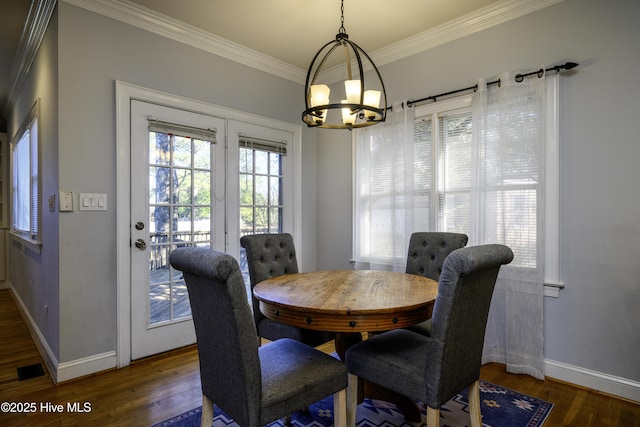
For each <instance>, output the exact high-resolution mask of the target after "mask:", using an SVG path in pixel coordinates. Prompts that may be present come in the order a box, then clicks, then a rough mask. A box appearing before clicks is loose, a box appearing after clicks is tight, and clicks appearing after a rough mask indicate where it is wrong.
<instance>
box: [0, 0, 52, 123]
mask: <svg viewBox="0 0 640 427" xmlns="http://www.w3.org/2000/svg"><path fill="white" fill-rule="evenodd" d="M55 6H56V0H33V2H32V3H31V7H30V8H29V13H28V14H27V19H26V20H25V23H24V26H23V27H22V34H21V35H20V40H19V41H18V47H17V48H16V56H15V58H14V61H13V63H12V66H11V71H10V73H9V80H8V82H9V85H8V88H9V90H8V92H7V98H6V100H5V103H4V105H3V106H2V115H3V116H5V117H6V116H7V115H8V112H9V111H10V110H11V108H12V107H13V105H14V104H15V100H16V97H17V94H18V92H19V91H20V89H21V88H22V85H23V84H24V81H25V79H26V77H27V74H28V73H29V70H30V69H31V65H32V64H33V60H34V59H35V57H36V54H37V53H38V50H39V49H40V44H41V43H42V39H43V38H44V34H45V32H46V31H47V26H48V25H49V21H50V20H51V16H52V15H53V11H54V10H55Z"/></svg>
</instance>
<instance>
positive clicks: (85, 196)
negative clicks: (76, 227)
mask: <svg viewBox="0 0 640 427" xmlns="http://www.w3.org/2000/svg"><path fill="white" fill-rule="evenodd" d="M78 210H81V211H106V210H107V195H106V194H104V193H101V194H96V193H80V197H79V202H78Z"/></svg>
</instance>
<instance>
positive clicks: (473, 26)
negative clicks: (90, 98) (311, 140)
mask: <svg viewBox="0 0 640 427" xmlns="http://www.w3.org/2000/svg"><path fill="white" fill-rule="evenodd" d="M62 1H64V2H65V3H69V4H72V5H74V6H77V7H81V8H83V9H86V10H89V11H92V12H95V13H98V14H100V15H104V16H107V17H109V18H112V19H115V20H118V21H121V22H124V23H127V24H129V25H132V26H135V27H138V28H141V29H143V30H146V31H149V32H152V33H155V34H158V35H161V36H164V37H167V38H169V39H172V40H176V41H178V42H180V43H184V44H186V45H189V46H192V47H195V48H197V49H201V50H204V51H206V52H209V53H212V54H214V55H218V56H221V57H224V58H226V59H229V60H232V61H235V62H239V63H241V64H244V65H247V66H249V67H253V68H256V69H258V70H261V71H264V72H267V73H270V74H273V75H276V76H278V77H281V78H284V79H287V80H290V81H293V82H295V83H298V84H304V82H305V79H306V70H303V69H300V68H299V67H295V66H292V65H290V64H287V63H285V62H284V61H281V60H278V59H276V58H273V57H271V56H268V55H265V54H263V53H260V52H258V51H255V50H253V49H249V48H247V47H245V46H242V45H240V44H237V43H234V42H232V41H230V40H227V39H224V38H222V37H219V36H216V35H214V34H210V33H207V32H204V31H202V30H200V29H198V28H195V27H193V26H190V25H187V24H185V23H183V22H180V21H177V20H174V19H171V18H168V17H166V16H164V15H161V14H158V13H156V12H154V11H151V10H149V9H143V8H141V7H140V6H138V5H135V4H134V3H131V2H129V1H127V0H62ZM562 1H563V0H502V1H497V2H495V3H493V4H491V5H489V6H487V7H484V8H482V9H479V10H477V11H474V12H472V13H470V14H467V15H464V16H462V17H460V18H457V19H454V20H452V21H450V22H447V23H445V24H443V25H439V26H437V27H435V28H433V29H430V30H428V31H425V32H423V33H420V34H417V35H415V36H413V37H409V38H407V39H405V40H401V41H399V42H397V43H393V44H391V45H389V46H386V47H384V48H382V49H378V50H376V51H373V52H371V53H369V56H370V57H371V58H372V60H373V61H374V63H376V64H377V66H378V67H381V66H382V65H385V64H389V63H392V62H394V61H397V60H399V59H402V58H405V57H408V56H411V55H414V54H416V53H420V52H424V51H426V50H429V49H432V48H434V47H437V46H440V45H443V44H445V43H448V42H451V41H454V40H457V39H459V38H462V37H465V36H468V35H470V34H473V33H476V32H478V31H482V30H485V29H487V28H490V27H492V26H495V25H498V24H501V23H504V22H507V21H509V20H512V19H515V18H519V17H521V16H524V15H527V14H529V13H532V12H535V11H538V10H540V9H544V8H546V7H548V6H552V5H554V4H557V3H560V2H562ZM56 3H57V1H56V0H34V2H33V4H32V6H31V10H30V11H29V16H28V18H27V22H26V23H25V27H24V30H23V34H22V37H21V39H20V44H19V47H18V51H17V54H16V61H14V66H13V68H12V71H11V74H10V78H9V82H10V85H9V88H10V90H9V95H8V96H7V101H6V103H5V105H4V107H3V113H6V112H7V111H8V109H9V108H10V106H11V105H13V103H14V99H15V96H16V93H17V91H18V90H19V89H20V88H21V87H22V84H23V83H24V79H25V78H26V75H27V73H28V72H29V69H30V68H31V64H32V63H33V60H34V58H35V56H36V54H37V52H38V49H39V48H40V43H41V42H42V38H43V37H44V33H45V31H46V28H47V25H48V24H49V20H50V18H51V15H52V14H53V11H54V9H55V5H56ZM365 65H367V64H365ZM341 75H342V70H341V67H334V68H332V69H329V70H327V72H326V74H325V77H324V78H325V79H326V80H327V81H328V82H329V83H332V82H337V81H339V80H340V76H341Z"/></svg>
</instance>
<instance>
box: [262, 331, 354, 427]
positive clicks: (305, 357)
mask: <svg viewBox="0 0 640 427" xmlns="http://www.w3.org/2000/svg"><path fill="white" fill-rule="evenodd" d="M258 351H259V354H260V369H261V373H262V399H263V406H262V413H261V417H260V422H261V424H262V425H264V424H267V423H269V422H271V421H274V420H277V419H278V418H280V417H282V414H289V413H292V412H294V411H298V410H301V409H303V408H305V407H306V406H308V404H309V402H316V401H318V400H321V399H323V398H324V397H326V396H328V395H330V394H333V393H336V392H338V391H340V390H342V389H344V388H345V387H346V386H347V368H346V366H345V365H344V363H342V362H341V361H339V360H337V359H335V358H334V357H332V356H330V355H328V354H325V353H323V352H321V351H318V350H316V349H314V348H312V347H310V346H308V345H305V344H302V343H300V342H297V341H295V340H292V339H289V338H283V339H280V340H277V341H274V342H271V343H268V344H265V345H263V346H261V347H260V348H259V349H258Z"/></svg>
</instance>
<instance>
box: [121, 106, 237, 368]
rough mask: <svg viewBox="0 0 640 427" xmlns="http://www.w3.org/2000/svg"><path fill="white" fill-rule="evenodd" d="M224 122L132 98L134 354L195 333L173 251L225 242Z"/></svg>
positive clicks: (173, 344)
mask: <svg viewBox="0 0 640 427" xmlns="http://www.w3.org/2000/svg"><path fill="white" fill-rule="evenodd" d="M224 129H225V122H224V120H222V119H220V118H216V117H212V116H208V115H204V114H197V113H193V112H189V111H184V110H180V109H176V108H170V107H166V106H161V105H157V104H152V103H147V102H142V101H136V100H132V101H131V195H132V197H131V224H130V227H131V264H132V265H131V358H132V359H139V358H141V357H145V356H149V355H152V354H157V353H160V352H163V351H167V350H171V349H174V348H179V347H182V346H185V345H189V344H192V343H194V342H195V340H196V339H195V332H194V329H193V322H192V320H191V310H190V305H189V298H188V294H187V290H186V286H185V284H184V280H183V278H182V274H181V273H180V272H179V271H176V270H174V269H172V268H171V266H170V265H169V253H170V252H171V251H172V250H173V249H175V248H177V247H181V246H194V245H195V246H205V247H210V248H212V249H216V250H220V251H224V249H225V234H224V233H225V226H224V224H225V217H224V212H225V194H224V187H225V185H224V183H225V179H224V177H225V158H224V157H225V148H224V145H225V144H224V141H225V135H224ZM216 140H217V141H216Z"/></svg>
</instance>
